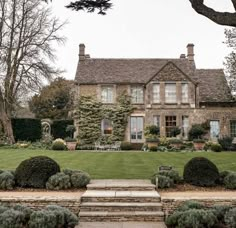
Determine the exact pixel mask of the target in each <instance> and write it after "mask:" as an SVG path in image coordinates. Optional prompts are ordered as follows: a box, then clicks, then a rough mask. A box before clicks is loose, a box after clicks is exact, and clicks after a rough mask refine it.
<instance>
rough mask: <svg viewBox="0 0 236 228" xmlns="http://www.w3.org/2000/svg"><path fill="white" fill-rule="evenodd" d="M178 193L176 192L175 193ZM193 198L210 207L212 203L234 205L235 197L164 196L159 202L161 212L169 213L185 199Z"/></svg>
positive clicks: (235, 204)
mask: <svg viewBox="0 0 236 228" xmlns="http://www.w3.org/2000/svg"><path fill="white" fill-rule="evenodd" d="M176 194H178V193H176ZM189 200H194V201H198V202H201V203H203V204H204V205H205V206H206V207H211V206H213V205H232V206H236V198H231V197H227V198H226V197H222V198H211V199H207V198H194V197H191V199H190V198H187V197H186V198H179V197H176V198H165V197H162V199H161V202H162V206H163V212H164V213H165V216H166V217H167V216H168V215H171V214H172V213H173V212H174V211H175V210H176V209H177V207H179V206H180V205H182V204H183V203H184V202H185V201H189Z"/></svg>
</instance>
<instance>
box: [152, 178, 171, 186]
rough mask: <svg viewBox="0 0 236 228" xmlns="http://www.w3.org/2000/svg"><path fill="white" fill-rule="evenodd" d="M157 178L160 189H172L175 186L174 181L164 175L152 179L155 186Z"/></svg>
mask: <svg viewBox="0 0 236 228" xmlns="http://www.w3.org/2000/svg"><path fill="white" fill-rule="evenodd" d="M156 177H157V178H158V188H171V187H173V186H174V181H173V179H171V178H169V177H167V176H162V175H156V176H153V178H152V183H153V184H156Z"/></svg>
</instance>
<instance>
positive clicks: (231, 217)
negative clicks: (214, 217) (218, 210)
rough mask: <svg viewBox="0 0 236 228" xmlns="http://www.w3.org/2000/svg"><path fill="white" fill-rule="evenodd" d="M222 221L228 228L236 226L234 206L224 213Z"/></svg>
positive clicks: (235, 209)
mask: <svg viewBox="0 0 236 228" xmlns="http://www.w3.org/2000/svg"><path fill="white" fill-rule="evenodd" d="M224 221H225V223H226V224H227V225H229V227H230V228H235V227H236V208H233V209H231V210H229V211H228V212H227V213H226V214H225V217H224Z"/></svg>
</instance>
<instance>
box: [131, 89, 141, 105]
mask: <svg viewBox="0 0 236 228" xmlns="http://www.w3.org/2000/svg"><path fill="white" fill-rule="evenodd" d="M131 97H132V99H131V100H132V104H143V101H144V91H143V86H132V87H131Z"/></svg>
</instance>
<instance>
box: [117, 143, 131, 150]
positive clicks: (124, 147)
mask: <svg viewBox="0 0 236 228" xmlns="http://www.w3.org/2000/svg"><path fill="white" fill-rule="evenodd" d="M120 149H121V150H132V144H131V143H130V142H122V143H121V145H120Z"/></svg>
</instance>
